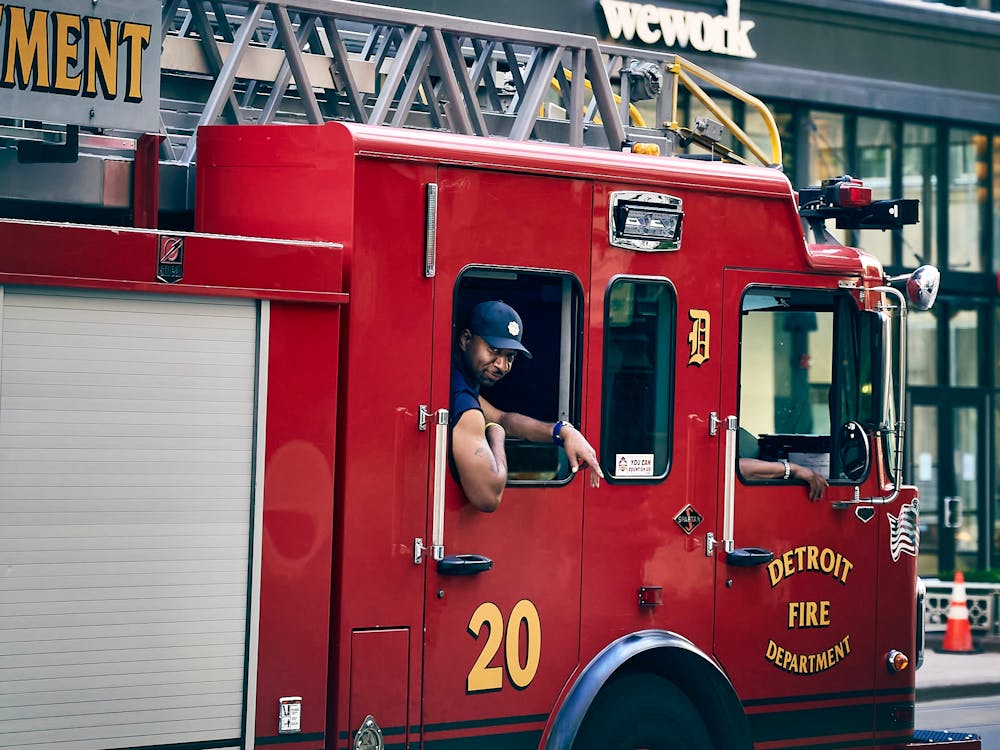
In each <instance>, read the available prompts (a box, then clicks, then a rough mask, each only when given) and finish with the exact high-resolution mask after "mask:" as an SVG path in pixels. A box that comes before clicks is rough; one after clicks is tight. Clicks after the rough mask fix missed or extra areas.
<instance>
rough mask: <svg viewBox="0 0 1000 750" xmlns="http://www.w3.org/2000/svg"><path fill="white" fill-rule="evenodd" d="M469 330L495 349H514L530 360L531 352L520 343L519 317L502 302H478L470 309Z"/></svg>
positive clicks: (521, 327)
mask: <svg viewBox="0 0 1000 750" xmlns="http://www.w3.org/2000/svg"><path fill="white" fill-rule="evenodd" d="M469 330H470V331H472V333H474V334H476V335H477V336H479V337H480V338H482V339H483V340H484V341H485V342H486V343H487V344H489V345H490V346H492V347H494V348H496V349H515V350H517V351H519V352H524V356H525V357H527V358H528V359H531V352H529V351H528V350H527V349H525V348H524V344H522V343H521V335H522V334H523V333H524V325H523V324H522V323H521V316H520V315H518V314H517V312H516V311H515V310H514V308H513V307H511V306H510V305H508V304H506V303H504V302H500V301H490V302H480V303H479V304H478V305H476V306H475V307H474V308H472V316H471V317H470V319H469Z"/></svg>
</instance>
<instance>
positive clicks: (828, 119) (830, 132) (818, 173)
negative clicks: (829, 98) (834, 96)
mask: <svg viewBox="0 0 1000 750" xmlns="http://www.w3.org/2000/svg"><path fill="white" fill-rule="evenodd" d="M845 120H846V118H845V117H844V115H841V114H837V113H836V112H819V111H815V110H814V111H812V112H810V113H809V120H808V122H807V134H808V136H809V184H810V185H818V184H819V183H820V182H821V181H822V180H826V179H829V178H831V177H839V176H840V175H843V174H847V173H848V172H849V171H850V170H849V169H848V164H847V150H846V147H845V142H846V137H845V135H846V134H845Z"/></svg>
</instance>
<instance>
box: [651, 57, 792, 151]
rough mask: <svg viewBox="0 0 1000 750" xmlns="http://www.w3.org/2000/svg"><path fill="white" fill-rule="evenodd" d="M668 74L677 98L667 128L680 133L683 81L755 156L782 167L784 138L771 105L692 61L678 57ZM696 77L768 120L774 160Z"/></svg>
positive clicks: (765, 120) (767, 125)
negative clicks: (679, 97) (679, 92)
mask: <svg viewBox="0 0 1000 750" xmlns="http://www.w3.org/2000/svg"><path fill="white" fill-rule="evenodd" d="M667 72H668V73H670V74H672V75H673V77H674V81H673V93H674V95H673V97H672V100H671V112H670V122H669V123H666V127H667V128H669V129H671V130H677V129H678V128H679V125H678V123H677V82H678V81H680V82H681V83H683V84H684V87H685V88H686V89H687V90H688V91H690V92H691V94H692V95H693V96H695V97H696V98H697V99H698V101H700V102H701V103H702V104H704V105H705V107H706V109H708V111H709V112H711V113H712V114H713V115H715V117H717V118H718V119H719V121H720V122H721V123H722V124H723V125H724V126H725V127H726V128H728V129H729V130H730V131H731V132H732V134H733V135H734V136H736V140H738V141H739V142H740V143H742V144H743V145H744V146H746V147H747V149H748V150H749V151H750V153H752V154H753V155H754V156H755V157H757V160H758V161H760V163H761V164H764V165H767V166H772V167H776V166H781V136H780V134H779V132H778V124H777V123H776V122H775V121H774V115H772V114H771V111H770V110H769V109H768V108H767V106H766V105H765V104H764V103H763V102H762V101H761V100H760V99H758V98H757V97H755V96H751V95H750V94H748V93H747V92H746V91H744V90H743V89H741V88H738V87H736V86H734V85H732V84H731V83H729V82H728V81H724V80H723V79H721V78H719V77H718V76H717V75H714V74H713V73H709V72H708V71H707V70H705V69H704V68H702V67H700V66H698V65H695V64H694V63H693V62H691V61H690V60H685V59H684V58H682V57H678V56H676V55H675V56H674V62H673V63H672V64H671V65H669V66H667ZM692 76H697V77H698V78H701V79H702V80H703V81H707V82H708V83H711V84H712V85H714V86H717V87H718V88H720V89H721V90H722V91H724V92H725V93H726V94H728V95H729V96H731V97H733V98H734V99H738V100H739V101H741V102H743V103H744V104H747V105H749V106H750V107H752V108H753V109H754V110H756V111H757V114H759V115H760V116H761V119H763V120H764V126H765V128H766V129H767V134H768V136H769V138H770V140H771V158H770V160H768V158H767V155H766V154H765V153H764V151H763V149H761V147H760V146H758V145H757V143H756V142H754V140H753V139H752V138H751V137H750V136H749V135H747V134H746V133H745V132H744V131H743V129H742V128H741V127H740V126H739V125H737V124H736V123H735V122H733V119H732V118H731V117H729V116H728V115H727V114H726V113H725V112H723V111H722V109H721V108H720V107H719V105H717V104H716V103H715V101H714V100H713V99H712V97H711V96H709V95H708V94H707V93H706V92H705V91H704V90H703V89H702V88H701V87H700V86H699V85H698V84H697V83H695V81H694V79H693V78H692Z"/></svg>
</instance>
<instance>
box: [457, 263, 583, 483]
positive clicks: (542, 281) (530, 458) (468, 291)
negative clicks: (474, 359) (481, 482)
mask: <svg viewBox="0 0 1000 750" xmlns="http://www.w3.org/2000/svg"><path fill="white" fill-rule="evenodd" d="M556 287H558V290H557V289H556ZM491 299H498V300H503V301H504V302H506V303H507V304H509V305H510V306H511V307H513V308H514V309H515V310H516V311H517V312H518V314H519V315H520V316H521V320H522V321H523V323H524V338H523V339H522V343H524V345H525V347H527V349H528V350H529V351H530V352H531V354H532V356H531V358H530V359H529V358H528V357H525V356H523V355H522V356H519V357H517V358H516V360H515V363H514V366H513V367H512V368H511V371H510V373H509V374H508V375H507V376H505V377H504V378H503V380H501V381H500V382H499V383H497V384H496V385H495V386H493V388H491V389H490V392H487V393H484V394H483V395H484V396H486V399H487V400H488V401H489V402H490V403H491V404H493V405H494V406H496V407H497V408H499V409H502V410H504V411H514V412H518V413H520V414H525V415H526V416H529V417H534V418H535V419H539V420H541V421H543V422H555V421H557V420H560V419H561V420H565V421H567V422H570V423H571V424H573V425H574V426H576V427H579V426H580V415H581V413H582V403H583V343H584V334H585V331H584V312H585V304H586V297H585V295H584V292H583V284H582V283H581V282H580V279H579V278H578V277H577V276H576V275H575V274H573V273H572V272H570V271H563V270H559V269H538V268H529V267H523V266H494V265H468V266H466V267H465V268H463V269H462V270H461V271H460V272H459V273H458V275H457V276H456V278H455V283H454V287H453V292H452V322H451V328H452V330H451V335H452V340H451V356H452V357H455V356H456V351H457V350H456V342H457V339H458V334H459V333H460V332H461V331H462V329H463V328H464V327H465V324H466V322H467V321H468V317H469V313H470V311H471V310H472V308H473V307H474V306H475V305H476V304H478V303H479V302H483V301H486V300H491ZM556 309H558V320H556V321H553V318H554V316H555V315H556V313H555V312H554V311H555V310H556ZM553 331H555V332H556V333H558V339H559V340H558V341H552V340H551V338H550V336H551V334H552V332H553ZM540 384H541V385H540ZM539 391H542V392H543V394H547V395H542V396H541V397H539ZM526 397H527V401H526ZM553 404H554V410H553V409H552V405H553ZM547 409H548V410H547ZM504 445H505V448H506V451H507V472H508V473H507V484H506V486H507V487H561V486H563V485H566V484H568V483H569V482H571V481H572V479H573V477H574V474H573V473H572V472H571V471H570V470H569V461H568V459H567V458H566V454H565V451H564V450H563V448H562V446H559V445H557V444H556V443H555V442H553V443H552V444H551V445H549V444H547V443H531V442H529V441H525V440H520V439H519V438H513V437H509V436H508V437H507V438H506V439H505V441H504ZM546 454H551V456H552V458H553V459H554V461H555V464H554V476H552V477H539V476H537V475H539V474H543V473H550V472H549V471H548V469H546V471H544V472H543V471H531V470H530V468H531V467H530V465H531V464H532V463H535V462H536V461H542V460H545V461H547V459H546V458H545V455H546ZM546 466H548V463H546ZM519 474H520V475H521V476H520V477H519V476H518V475H519ZM528 475H535V476H528Z"/></svg>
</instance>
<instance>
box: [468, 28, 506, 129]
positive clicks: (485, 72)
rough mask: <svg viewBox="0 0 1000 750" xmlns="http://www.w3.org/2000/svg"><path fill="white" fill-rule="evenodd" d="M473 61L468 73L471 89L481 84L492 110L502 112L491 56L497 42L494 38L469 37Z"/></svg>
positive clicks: (476, 88) (475, 88)
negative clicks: (473, 55)
mask: <svg viewBox="0 0 1000 750" xmlns="http://www.w3.org/2000/svg"><path fill="white" fill-rule="evenodd" d="M469 43H470V44H471V45H472V50H473V53H474V54H475V62H474V63H473V65H472V72H471V73H470V74H469V77H470V79H471V80H472V89H473V91H476V90H478V88H479V86H480V85H482V87H483V90H484V92H485V94H486V99H487V102H488V103H489V105H490V106H491V107H492V108H493V109H492V111H494V112H503V104H502V103H501V102H500V93H499V92H498V91H497V86H496V79H495V78H494V72H495V67H494V62H493V56H494V54H495V53H496V48H497V42H496V40H495V39H487V40H482V39H475V38H473V39H470V40H469Z"/></svg>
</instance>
